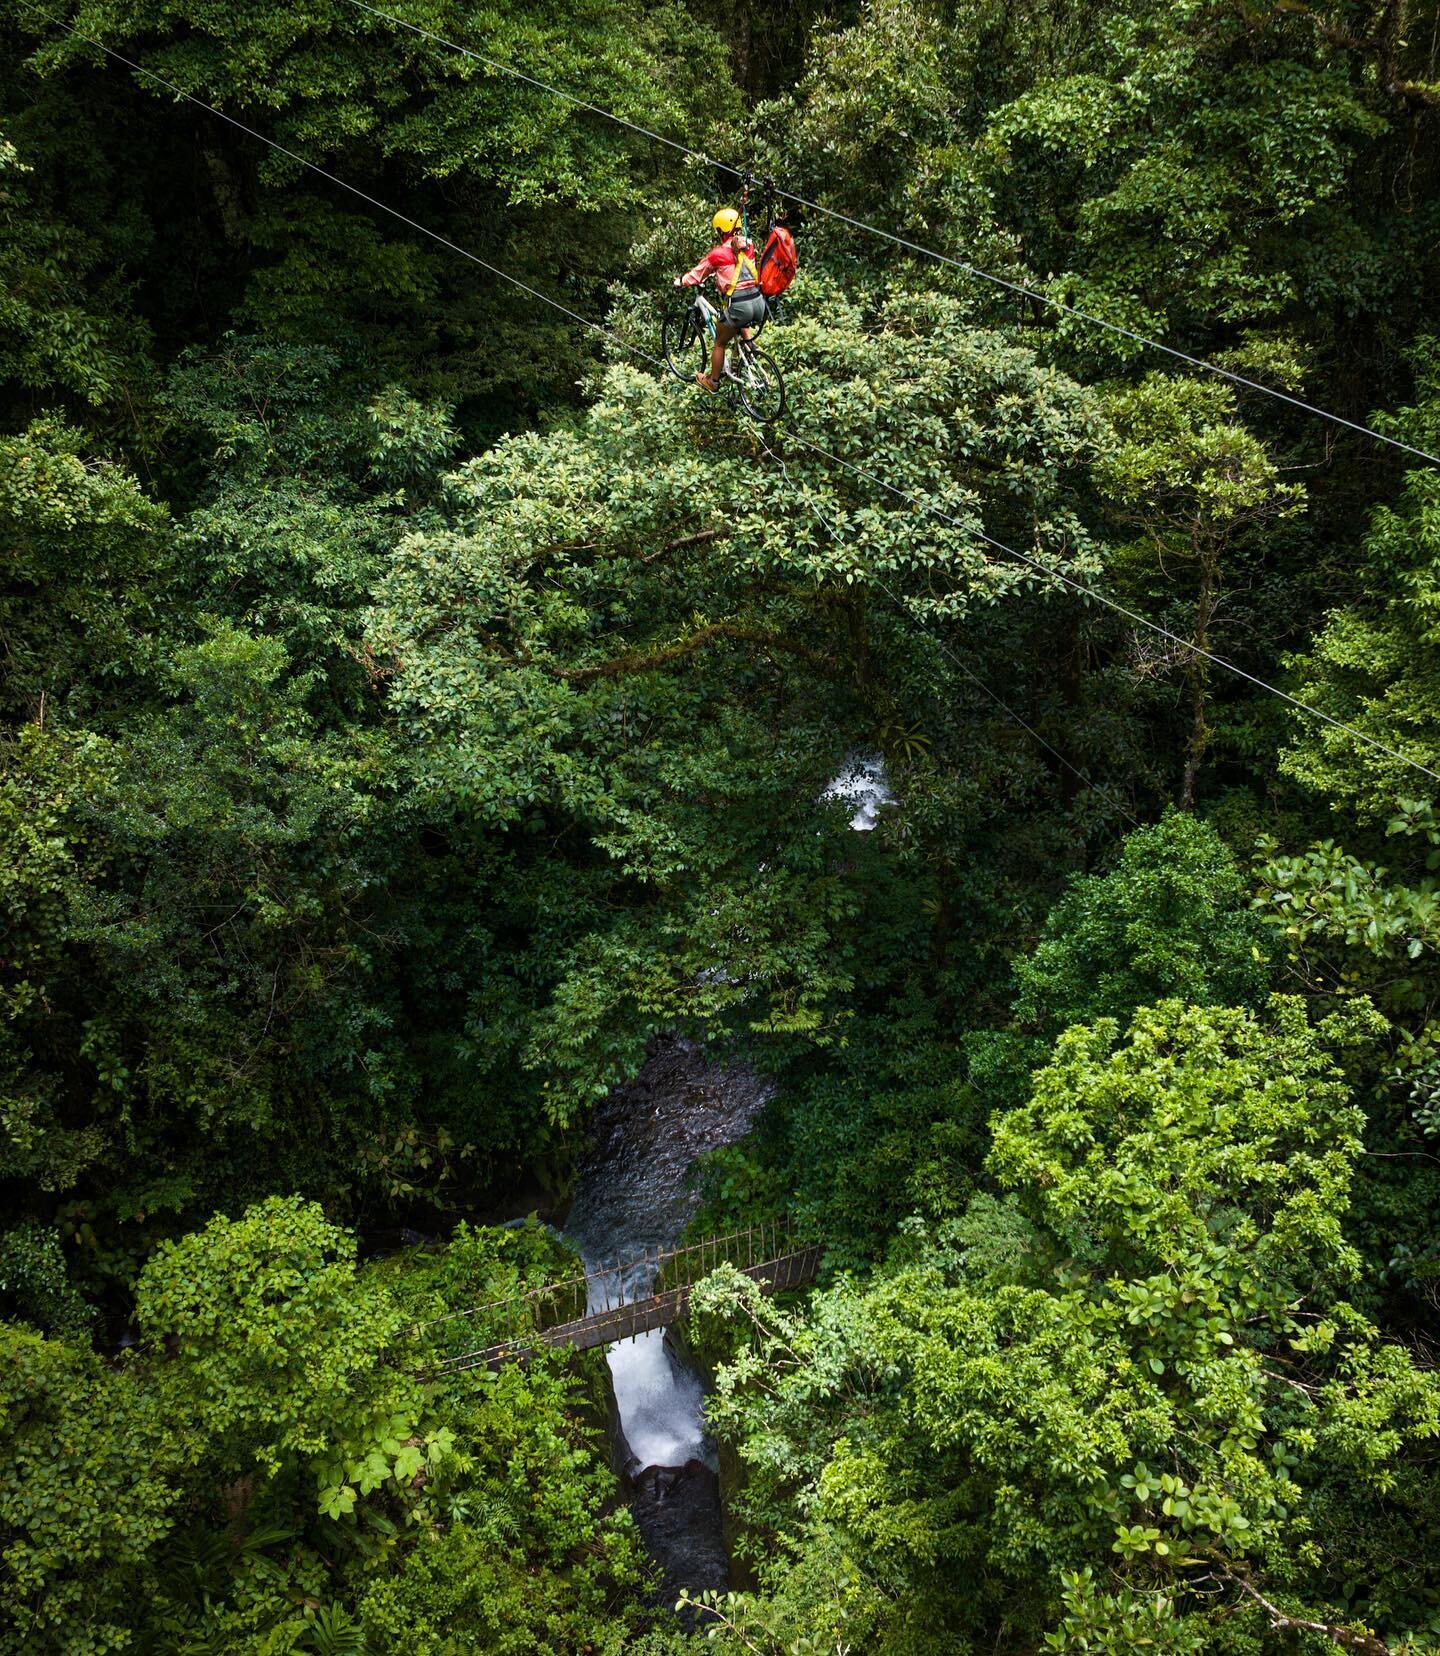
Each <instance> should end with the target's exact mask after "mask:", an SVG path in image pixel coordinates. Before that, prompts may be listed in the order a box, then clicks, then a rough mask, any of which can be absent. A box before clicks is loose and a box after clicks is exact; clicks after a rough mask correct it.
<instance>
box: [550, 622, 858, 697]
mask: <svg viewBox="0 0 1440 1656" xmlns="http://www.w3.org/2000/svg"><path fill="white" fill-rule="evenodd" d="M721 638H728V639H731V640H732V641H734V642H735V643H738V644H754V645H756V646H758V647H759V648H760V649H764V650H781V651H783V652H784V653H785V654H787V655H793V656H798V657H799V658H800V659H801V660H802V661H806V662H809V664H810V665H811V666H812V667H818V668H819V669H820V670H821V671H822V672H825V673H836V672H839V671H840V667H839V663H837V662H835V661H832V660H831V658H830V657H829V656H827V655H824V654H822V653H821V652H820V651H819V650H812V649H811V648H810V646H809V645H808V644H802V643H800V642H799V640H798V639H793V638H785V637H783V636H781V635H780V634H779V633H767V632H760V631H758V630H757V629H755V628H753V627H742V626H739V625H737V624H736V623H735V622H733V621H712V622H710V623H709V624H707V625H706V626H703V627H700V628H699V629H697V630H696V631H695V632H693V633H691V634H690V636H689V637H688V638H681V639H677V640H676V642H675V643H673V644H665V645H662V646H661V647H660V648H659V649H656V650H631V651H628V652H627V653H626V654H625V655H619V656H612V657H611V659H610V660H609V661H602V662H600V663H599V664H598V665H597V666H594V667H557V668H556V669H555V671H556V672H557V673H558V674H559V676H560V677H561V678H563V679H565V680H566V681H567V682H568V683H570V684H591V683H593V682H594V681H595V680H596V679H604V678H622V677H624V676H626V675H627V674H630V673H648V672H650V671H652V670H653V669H654V668H656V667H664V666H666V665H668V664H669V663H670V662H672V661H679V660H681V659H682V658H684V657H685V656H690V655H694V654H695V653H696V652H697V651H699V650H703V649H704V648H705V647H706V645H707V644H713V643H714V642H715V641H716V640H717V639H721Z"/></svg>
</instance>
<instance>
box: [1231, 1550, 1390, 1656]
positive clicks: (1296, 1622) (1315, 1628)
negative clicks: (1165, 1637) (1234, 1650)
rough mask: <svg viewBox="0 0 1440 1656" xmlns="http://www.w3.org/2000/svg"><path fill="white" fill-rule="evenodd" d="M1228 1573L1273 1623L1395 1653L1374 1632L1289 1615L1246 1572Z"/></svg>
mask: <svg viewBox="0 0 1440 1656" xmlns="http://www.w3.org/2000/svg"><path fill="white" fill-rule="evenodd" d="M1225 1574H1226V1576H1227V1577H1228V1578H1229V1580H1231V1581H1232V1582H1234V1584H1235V1585H1236V1586H1237V1587H1238V1588H1239V1589H1240V1590H1241V1592H1243V1593H1248V1594H1249V1595H1250V1597H1251V1598H1253V1599H1254V1600H1255V1602H1256V1603H1257V1604H1258V1605H1259V1606H1260V1608H1261V1609H1262V1610H1264V1612H1265V1614H1266V1615H1267V1616H1269V1618H1270V1625H1271V1627H1274V1628H1284V1629H1286V1630H1289V1631H1294V1632H1304V1633H1323V1634H1324V1635H1325V1637H1326V1638H1327V1639H1330V1640H1333V1641H1334V1643H1336V1644H1338V1645H1341V1646H1342V1647H1343V1648H1344V1649H1346V1650H1359V1651H1363V1652H1364V1653H1365V1656H1391V1651H1390V1646H1389V1645H1387V1644H1386V1643H1385V1642H1384V1641H1383V1640H1382V1639H1377V1638H1376V1637H1375V1635H1374V1634H1373V1633H1356V1632H1355V1631H1354V1630H1353V1629H1351V1628H1348V1627H1336V1626H1334V1625H1333V1624H1332V1623H1330V1622H1319V1621H1309V1620H1307V1619H1306V1618H1305V1617H1304V1616H1288V1615H1286V1613H1285V1612H1284V1611H1283V1610H1282V1609H1280V1607H1279V1606H1278V1605H1274V1604H1271V1602H1270V1600H1269V1599H1267V1598H1266V1597H1265V1595H1264V1594H1263V1593H1261V1592H1259V1591H1258V1590H1257V1589H1256V1588H1254V1587H1252V1586H1251V1585H1250V1583H1249V1582H1248V1581H1246V1579H1245V1577H1244V1576H1242V1575H1236V1574H1235V1572H1234V1571H1233V1570H1227V1571H1226V1572H1225Z"/></svg>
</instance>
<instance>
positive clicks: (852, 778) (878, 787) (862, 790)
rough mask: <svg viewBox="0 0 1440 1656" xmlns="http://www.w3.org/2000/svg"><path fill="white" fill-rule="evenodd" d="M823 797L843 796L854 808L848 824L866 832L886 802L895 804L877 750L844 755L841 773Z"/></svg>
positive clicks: (861, 832) (827, 788) (839, 797)
mask: <svg viewBox="0 0 1440 1656" xmlns="http://www.w3.org/2000/svg"><path fill="white" fill-rule="evenodd" d="M820 797H821V798H822V799H843V800H844V801H845V802H846V804H847V805H853V806H854V807H855V814H854V816H852V817H851V818H850V826H851V827H852V828H853V829H854V830H855V831H856V832H857V833H860V834H868V833H869V832H870V830H871V829H872V828H874V826H875V825H876V823H877V822H879V820H880V812H881V810H882V809H883V807H884V806H886V805H893V804H894V803H895V795H894V794H893V793H891V792H890V779H889V778H888V777H887V776H886V774H885V761H884V760H883V759H882V758H881V757H880V755H879V754H878V753H851V754H847V755H846V758H845V764H844V766H843V768H842V769H841V771H840V773H839V774H838V775H837V776H836V777H835V778H834V779H833V780H832V781H831V782H830V783H829V784H828V785H827V786H826V788H825V791H824V793H822V794H821V795H820Z"/></svg>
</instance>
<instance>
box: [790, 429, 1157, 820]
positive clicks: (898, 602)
mask: <svg viewBox="0 0 1440 1656" xmlns="http://www.w3.org/2000/svg"><path fill="white" fill-rule="evenodd" d="M760 446H761V448H763V449H764V450H765V452H766V454H768V455H769V456H770V458H771V459H772V460H773V461H774V462H775V464H776V465H777V466H779V468H780V470H781V472H782V473H783V474H784V477H785V482H786V483H787V485H788V486H789V488H790V490H791V492H792V493H793V494H795V495H797V496H800V498H801V499H804V496H803V495H800V491H799V490H798V489H797V488H796V487H795V484H794V481H793V479H792V478H791V476H790V468H789V466H787V465H786V464H785V459H784V456H783V455H779V454H776V452H775V451H774V449H772V448H771V447H770V445H769V443H768V442H766V440H765V438H764V437H761V439H760ZM805 504H806V505H807V506H809V508H810V510H811V512H812V513H813V514H814V516H815V518H816V519H817V520H818V521H819V522H820V523H822V524H824V526H825V528H826V530H827V531H828V532H829V535H830V538H831V540H832V541H834V542H835V544H836V545H837V546H838V545H839V544H840V533H839V531H838V530H837V529H836V527H835V525H834V524H833V523H831V521H830V519H829V518H827V517H826V516H825V514H824V512H822V511H821V510H820V508H819V507H818V506H816V505H815V503H814V502H813V501H810V500H806V501H805ZM870 579H871V580H872V581H874V583H875V585H876V586H878V587H879V588H880V590H881V592H883V593H884V594H885V596H886V597H887V598H888V599H889V600H890V602H891V603H892V604H894V606H895V608H896V609H897V610H900V611H908V612H909V613H910V614H911V615H914V614H915V612H914V611H913V610H912V609H910V606H909V605H908V604H907V603H906V601H905V599H904V598H902V597H901V596H900V594H899V593H897V592H896V591H895V590H894V589H893V588H892V587H890V586H889V585H888V584H887V583H886V582H884V581H882V580H881V579H880V577H879V576H878V575H877V574H875V572H874V571H873V570H872V571H871V572H870ZM915 619H916V620H920V619H921V618H920V617H919V616H916V617H915ZM925 630H926V631H927V632H928V633H929V634H930V637H931V638H933V639H934V640H935V642H936V643H937V644H938V645H939V646H940V649H941V650H942V652H943V653H944V654H945V655H947V656H949V657H950V659H951V661H953V662H954V663H955V665H956V666H957V667H958V668H959V669H960V671H961V672H962V673H963V674H964V675H965V677H966V678H967V679H969V680H970V682H971V683H972V684H973V685H975V686H976V688H977V689H979V690H981V691H983V692H984V694H985V695H987V696H988V697H989V698H990V700H991V701H992V702H994V703H995V705H996V707H998V708H999V709H1000V711H1001V712H1002V713H1004V714H1005V716H1006V717H1007V718H1009V719H1012V720H1014V722H1015V723H1016V724H1017V725H1019V727H1020V728H1021V730H1023V731H1025V732H1026V734H1027V735H1029V736H1032V737H1033V738H1034V739H1035V741H1036V742H1037V743H1038V744H1039V745H1040V746H1041V747H1042V748H1044V749H1045V751H1046V752H1047V753H1048V754H1049V755H1050V756H1051V758H1053V759H1054V760H1055V762H1056V763H1057V764H1059V765H1062V766H1063V767H1064V768H1065V769H1066V770H1067V771H1069V772H1070V774H1071V775H1072V776H1073V777H1075V778H1076V779H1077V780H1078V781H1079V782H1081V783H1083V784H1084V786H1085V787H1087V788H1090V789H1092V790H1093V791H1094V792H1095V793H1097V794H1099V795H1100V797H1101V798H1102V799H1108V800H1109V801H1110V802H1111V804H1113V805H1114V806H1115V808H1116V810H1118V811H1119V813H1120V815H1121V816H1123V817H1124V818H1125V820H1126V821H1127V822H1129V823H1130V825H1131V826H1132V827H1134V828H1138V827H1139V826H1140V823H1139V821H1138V819H1137V818H1136V817H1135V816H1134V815H1133V814H1132V812H1131V811H1130V810H1129V809H1128V807H1127V806H1126V805H1125V802H1124V801H1123V800H1122V799H1121V798H1120V796H1119V795H1118V794H1117V793H1114V792H1113V791H1112V790H1111V789H1109V788H1104V787H1102V786H1101V785H1100V784H1099V783H1098V782H1097V781H1095V779H1094V778H1093V777H1092V776H1089V775H1088V774H1087V773H1086V772H1085V771H1083V770H1081V769H1080V767H1079V766H1078V765H1077V764H1075V763H1074V761H1073V760H1071V759H1067V758H1066V756H1065V755H1064V754H1063V753H1061V751H1060V749H1059V748H1057V747H1056V746H1055V745H1054V744H1053V743H1052V742H1049V741H1047V740H1046V738H1045V737H1044V736H1042V735H1041V734H1040V732H1039V731H1038V730H1036V728H1035V727H1034V725H1032V724H1030V723H1029V722H1028V721H1027V720H1026V719H1025V718H1024V717H1023V716H1022V715H1021V714H1019V713H1017V712H1016V711H1015V709H1014V708H1013V707H1011V705H1010V704H1009V702H1007V701H1006V700H1005V699H1004V697H1003V696H1001V695H1000V693H999V691H997V690H996V689H994V688H993V687H992V686H991V685H989V684H987V683H986V682H985V680H984V679H983V678H981V677H980V675H979V673H977V672H976V671H975V670H974V668H973V667H971V666H970V665H969V664H968V663H967V662H966V661H965V660H964V659H963V657H961V656H960V655H959V654H958V652H956V651H955V650H953V649H951V647H950V645H949V644H948V643H947V642H946V641H945V639H944V638H942V637H941V636H940V634H939V633H938V632H933V631H931V630H930V629H929V628H928V627H927V628H926V629H925Z"/></svg>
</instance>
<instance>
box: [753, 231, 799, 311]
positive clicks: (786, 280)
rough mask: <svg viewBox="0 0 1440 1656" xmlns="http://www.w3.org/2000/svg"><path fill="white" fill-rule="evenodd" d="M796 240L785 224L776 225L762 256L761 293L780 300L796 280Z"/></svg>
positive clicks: (767, 238)
mask: <svg viewBox="0 0 1440 1656" xmlns="http://www.w3.org/2000/svg"><path fill="white" fill-rule="evenodd" d="M795 265H796V259H795V238H794V236H792V235H791V234H790V232H789V231H788V230H787V229H786V228H785V226H784V225H783V224H777V225H774V226H773V227H772V228H771V231H770V234H769V235H768V236H767V237H766V238H765V250H764V252H763V253H761V255H760V291H761V292H762V293H763V294H764V295H765V297H766V298H767V299H778V298H779V297H780V295H781V294H782V293H784V291H785V289H786V288H788V287H789V286H790V284H791V282H793V281H794V280H795Z"/></svg>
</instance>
